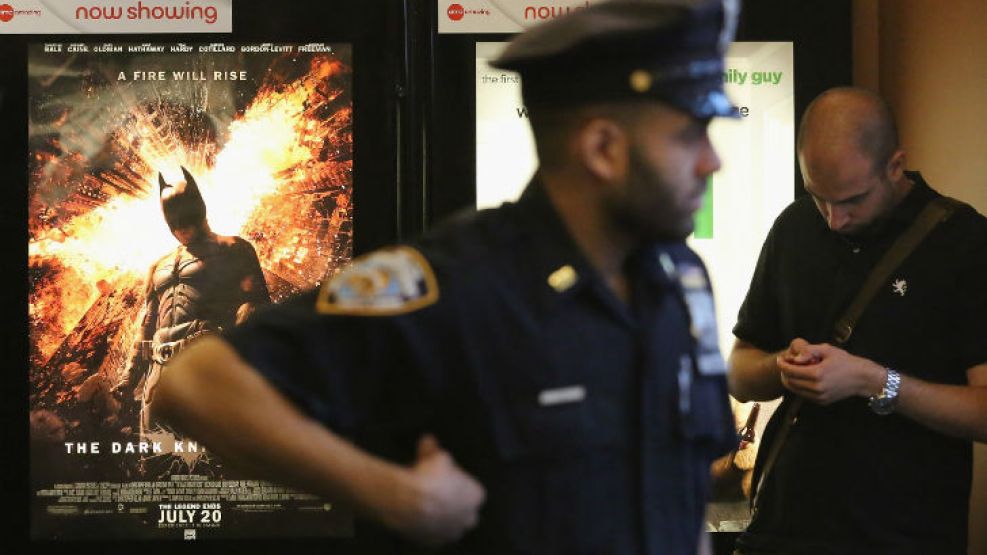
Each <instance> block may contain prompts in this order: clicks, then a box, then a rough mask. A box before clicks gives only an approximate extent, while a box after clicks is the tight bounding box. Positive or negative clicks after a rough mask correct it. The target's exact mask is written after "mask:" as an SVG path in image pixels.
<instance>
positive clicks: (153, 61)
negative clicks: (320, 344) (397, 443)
mask: <svg viewBox="0 0 987 555" xmlns="http://www.w3.org/2000/svg"><path fill="white" fill-rule="evenodd" d="M28 73H29V87H30V90H29V102H30V107H29V113H30V120H29V127H30V128H29V145H30V153H29V156H30V159H29V168H30V182H29V269H28V270H29V281H30V292H29V316H30V365H29V379H30V395H31V397H30V408H31V415H30V419H31V440H32V441H31V445H32V453H31V470H32V485H33V492H34V495H33V500H32V534H33V535H34V536H35V537H40V538H72V537H95V538H99V537H135V538H136V537H183V535H184V537H185V538H186V539H190V538H189V536H190V535H191V536H192V537H195V536H196V532H197V531H198V532H199V535H200V536H201V537H207V535H206V532H208V533H209V536H208V537H237V536H251V535H265V534H266V535H279V534H306V533H307V534H325V533H327V531H328V533H332V532H333V530H337V531H339V530H343V532H344V533H345V530H344V529H345V528H346V524H339V522H341V521H347V519H346V518H342V515H340V514H339V513H340V511H336V510H335V509H334V508H333V507H332V505H331V504H330V503H327V502H325V501H323V500H320V499H316V498H314V497H312V496H306V495H303V494H300V493H298V492H292V491H290V490H287V489H285V488H279V487H277V486H274V485H272V484H267V483H262V482H256V481H250V480H241V479H239V478H238V477H237V476H235V475H233V473H232V472H231V471H230V470H229V469H226V468H224V466H223V463H222V461H220V460H218V459H217V458H216V457H214V456H212V455H211V454H210V453H209V452H208V451H207V450H206V448H205V447H204V446H202V445H199V444H198V443H197V442H195V441H194V440H192V439H188V438H182V437H178V436H175V435H174V434H172V433H171V431H170V430H168V429H166V428H164V427H160V426H157V425H155V424H153V423H149V422H148V421H147V419H146V416H145V415H144V414H143V412H144V411H143V407H142V402H141V401H142V398H143V396H144V395H145V394H146V393H145V392H146V391H148V388H149V387H152V386H153V381H154V379H155V378H156V376H157V374H156V373H155V370H154V369H155V368H156V369H157V371H161V370H160V369H161V367H162V365H163V364H164V363H165V362H167V358H169V357H170V356H171V355H172V354H174V353H175V352H177V351H178V350H180V349H181V348H184V347H185V346H187V345H188V343H190V342H191V341H193V340H195V339H196V338H197V337H201V336H202V335H207V334H209V333H217V332H220V331H221V330H222V329H223V328H224V326H230V325H235V323H237V322H240V321H242V320H243V319H245V318H249V314H250V313H251V312H252V310H254V309H255V308H256V307H257V305H259V304H263V303H266V302H268V301H271V302H279V301H281V300H284V299H286V298H288V297H290V296H292V295H294V294H296V293H298V292H300V291H303V290H306V289H310V288H312V287H315V286H316V285H318V283H320V282H321V281H322V280H324V279H325V278H327V277H329V276H331V275H332V274H334V273H335V272H336V270H338V268H339V267H340V266H341V265H342V264H344V263H345V262H347V261H348V260H349V258H350V257H351V254H352V229H353V227H352V184H353V182H352V153H353V139H352V94H351V92H352V86H351V81H352V71H351V62H350V49H349V47H348V45H324V44H310V45H274V44H263V45H237V46H231V45H221V44H212V45H201V46H200V45H185V44H141V45H128V44H99V45H96V44H81V43H77V44H38V45H35V46H33V47H32V48H31V50H30V54H29V60H28ZM190 183H193V185H190ZM183 187H184V189H183ZM176 191H178V192H176ZM188 191H192V192H191V193H190V192H188ZM169 195H175V197H174V198H177V197H178V196H179V195H184V197H183V198H185V200H179V201H169V200H168V199H169V198H173V197H170V196H169ZM190 197H191V198H194V199H195V202H194V203H193V204H195V203H198V204H195V205H196V206H199V207H200V208H201V206H202V205H204V207H205V212H204V216H203V217H202V218H199V219H197V220H196V223H195V224H194V225H193V226H192V227H193V228H194V229H195V230H197V231H196V232H195V234H194V235H192V237H195V238H194V239H187V238H185V239H183V236H182V233H183V232H182V231H181V230H182V229H186V230H187V229H188V227H187V225H188V222H186V221H185V220H187V219H188V218H187V216H188V214H187V213H186V212H188V206H187V205H188V202H189V201H187V198H190ZM168 202H172V204H171V205H169V204H168ZM176 203H177V204H176ZM183 203H184V204H183ZM179 204H180V205H181V206H182V207H184V208H181V207H180V208H181V210H185V212H181V210H179V212H181V213H179V212H175V210H177V209H176V208H175V206H178V205H179ZM169 206H171V208H169ZM169 210H170V212H169ZM193 212H194V210H193ZM176 214H178V216H176ZM182 214H184V215H182ZM200 215H201V214H200ZM182 218H185V220H182ZM176 222H178V223H176ZM182 226H186V227H182ZM202 245H206V246H205V247H203V246H202ZM258 266H259V268H258ZM251 268H255V269H257V270H256V271H253V272H252V273H251ZM224 280H225V281H224ZM251 280H252V281H251ZM238 295H239V296H238ZM241 297H242V298H241ZM217 307H221V308H222V309H223V310H226V312H229V314H230V317H229V318H228V320H229V321H222V322H220V320H221V318H219V317H218V316H216V315H217V314H220V313H221V312H222V311H221V310H220V309H219V308H217ZM165 324H168V326H166V325H165ZM179 324H180V325H179ZM166 328H167V329H166ZM166 332H167V333H166ZM302 513H303V514H305V515H306V517H305V518H299V514H302ZM272 514H273V517H272ZM257 515H260V516H257ZM100 519H102V522H104V523H112V525H111V526H110V527H103V526H96V527H94V526H93V523H94V522H96V521H98V520H100ZM258 522H262V523H263V524H261V525H258V524H257V523H258ZM285 523H290V525H286V524H285ZM327 523H328V524H327ZM334 523H335V524H334ZM111 530H112V532H111Z"/></svg>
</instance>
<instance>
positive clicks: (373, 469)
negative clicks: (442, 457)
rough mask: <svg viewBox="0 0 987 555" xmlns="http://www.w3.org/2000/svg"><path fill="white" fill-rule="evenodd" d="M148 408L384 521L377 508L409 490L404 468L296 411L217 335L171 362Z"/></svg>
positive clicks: (232, 456)
mask: <svg viewBox="0 0 987 555" xmlns="http://www.w3.org/2000/svg"><path fill="white" fill-rule="evenodd" d="M151 410H152V413H153V415H154V418H162V419H163V420H166V421H167V422H169V423H170V424H172V425H173V426H175V427H176V428H177V429H178V430H180V431H181V432H183V433H186V434H188V435H190V436H192V437H195V438H196V439H198V440H199V441H201V442H202V443H203V444H204V445H206V446H207V447H208V448H209V449H211V450H213V451H214V452H216V453H217V454H218V455H219V456H220V457H221V458H223V459H226V460H229V461H231V462H232V463H233V464H235V465H236V466H237V467H238V468H240V469H242V470H244V471H248V472H252V473H254V474H256V475H257V477H258V478H266V479H270V480H273V481H276V482H280V483H285V484H289V485H292V486H295V487H299V488H301V489H304V490H306V491H309V492H312V493H315V494H317V495H322V496H325V497H329V498H332V499H333V500H335V501H339V502H344V503H348V504H350V505H351V506H353V507H355V508H356V509H358V510H361V511H362V512H364V513H366V514H368V516H371V517H374V518H377V519H379V520H383V521H385V523H386V521H387V515H386V514H383V513H384V511H383V510H382V508H386V507H387V506H388V504H394V503H395V502H401V501H406V500H405V499H398V500H395V499H394V498H395V497H400V496H403V495H409V492H408V488H407V481H406V476H405V474H406V471H405V469H403V468H402V467H399V466H397V465H394V464H391V463H389V462H387V461H384V460H382V459H379V458H376V457H373V456H370V455H368V454H366V453H364V452H363V451H360V450H359V449H358V448H356V447H355V446H353V445H352V444H350V443H349V442H347V441H346V440H344V439H342V438H341V437H339V436H337V435H335V434H333V433H332V432H330V431H329V430H327V429H326V428H325V427H324V426H322V425H321V424H319V423H318V422H316V421H314V420H312V419H310V418H308V417H307V416H305V415H303V414H302V413H300V412H299V411H298V409H296V408H295V407H294V406H293V405H292V404H291V403H290V402H289V401H288V400H287V399H285V398H284V397H283V396H282V395H281V394H280V393H279V392H278V391H276V390H275V389H274V388H273V387H271V386H270V385H269V384H268V382H267V381H266V380H264V379H263V378H262V377H261V376H260V375H259V374H258V373H257V372H256V371H255V370H254V369H253V368H252V367H250V366H249V365H247V364H246V363H245V362H244V361H243V360H242V359H240V357H239V356H238V355H237V354H236V352H235V351H234V350H233V349H232V347H230V346H229V345H228V344H227V343H225V342H224V341H222V340H220V339H218V338H215V337H206V338H203V339H201V340H199V341H197V342H196V344H195V345H193V346H192V347H190V348H189V349H187V350H186V351H183V352H182V353H180V354H179V356H177V357H176V358H175V359H173V360H172V361H171V362H169V365H168V371H167V372H164V373H163V374H162V378H161V381H160V382H159V384H158V388H157V392H156V393H155V398H154V399H153V400H152V404H151ZM412 493H413V492H412Z"/></svg>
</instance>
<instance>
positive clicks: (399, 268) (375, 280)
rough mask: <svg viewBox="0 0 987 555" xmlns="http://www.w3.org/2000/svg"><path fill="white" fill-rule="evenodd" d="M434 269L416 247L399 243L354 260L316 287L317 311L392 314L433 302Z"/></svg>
mask: <svg viewBox="0 0 987 555" xmlns="http://www.w3.org/2000/svg"><path fill="white" fill-rule="evenodd" d="M438 299H439V287H438V283H437V282H436V279H435V273H434V272H433V271H432V267H431V266H430V265H429V263H428V261H427V260H425V257H424V256H422V254H421V253H420V252H418V251H417V250H415V249H413V248H411V247H406V246H399V247H393V248H388V249H382V250H379V251H374V252H372V253H370V254H367V255H364V256H361V257H359V258H356V259H354V260H353V262H351V263H350V265H349V266H347V267H345V268H344V269H343V270H342V271H341V272H340V273H339V274H337V275H336V277H334V278H332V279H331V280H329V281H327V282H326V283H324V284H323V285H322V288H321V289H320V290H319V296H318V298H317V300H316V304H315V309H316V311H318V312H319V313H320V314H345V315H354V316H392V315H397V314H405V313H408V312H413V311H415V310H418V309H420V308H424V307H426V306H428V305H430V304H433V303H435V301H437V300H438Z"/></svg>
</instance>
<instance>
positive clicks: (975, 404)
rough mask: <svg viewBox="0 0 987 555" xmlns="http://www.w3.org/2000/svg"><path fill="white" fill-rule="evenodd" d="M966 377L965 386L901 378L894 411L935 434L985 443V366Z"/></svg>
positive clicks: (986, 375) (986, 372)
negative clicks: (934, 431)
mask: <svg viewBox="0 0 987 555" xmlns="http://www.w3.org/2000/svg"><path fill="white" fill-rule="evenodd" d="M968 374H969V376H970V385H968V386H961V385H945V384H936V383H930V382H926V381H923V380H920V379H918V378H913V377H911V376H904V375H903V376H901V389H900V391H899V393H898V405H897V407H896V411H897V412H898V413H899V414H901V415H903V416H907V417H908V418H911V419H912V420H915V421H916V422H918V423H920V424H923V425H925V426H927V427H929V428H932V429H933V430H936V431H937V432H941V433H943V434H946V435H950V436H953V437H959V438H963V439H969V440H973V441H981V442H985V443H987V364H983V365H980V366H977V367H975V368H973V369H971V370H970V371H969V372H968Z"/></svg>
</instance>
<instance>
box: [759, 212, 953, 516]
mask: <svg viewBox="0 0 987 555" xmlns="http://www.w3.org/2000/svg"><path fill="white" fill-rule="evenodd" d="M960 206H962V203H961V202H960V201H958V200H955V199H952V198H949V197H939V198H937V199H935V200H933V201H930V202H929V203H928V204H926V205H925V208H923V209H922V211H921V212H920V213H919V215H918V217H916V218H915V221H913V222H912V225H911V226H909V227H908V229H906V230H905V232H904V233H902V234H901V235H900V236H899V237H898V238H897V239H896V240H895V242H894V243H893V244H892V245H891V248H889V249H888V251H887V252H886V253H884V256H882V257H881V260H879V261H878V263H877V264H876V265H875V266H874V269H873V270H871V272H870V274H869V275H868V276H867V279H866V280H865V281H864V285H863V286H862V287H861V288H860V290H859V291H858V292H857V296H856V297H854V298H853V301H852V302H851V303H850V306H848V307H847V309H846V310H845V311H844V312H843V315H842V316H841V317H840V318H838V319H837V320H836V324H835V325H834V327H833V342H834V343H836V344H837V345H843V344H845V343H846V342H847V341H848V340H849V339H850V336H851V335H853V329H854V326H856V325H857V321H858V320H859V319H860V315H861V314H863V313H864V309H866V308H867V305H869V304H870V302H871V300H872V299H873V298H874V295H875V294H876V293H877V290H878V289H879V288H880V287H881V286H883V285H884V284H885V283H886V282H887V280H888V277H889V276H890V275H891V272H893V271H894V270H895V268H897V267H898V266H900V265H901V263H902V262H903V261H904V260H905V259H906V258H908V255H910V254H911V253H912V251H914V250H915V247H917V246H918V245H919V243H921V242H922V240H923V239H925V237H926V236H927V235H928V234H929V232H931V231H932V230H933V229H935V227H936V226H937V225H939V224H940V223H941V222H944V221H946V220H948V219H949V217H950V216H952V215H953V212H955V211H956V209H957V208H959V207H960ZM802 403H803V399H802V398H801V397H796V398H794V399H792V402H791V403H790V404H789V405H788V409H787V410H786V411H785V415H784V420H782V422H781V427H780V428H778V433H777V434H776V435H775V438H774V441H772V442H771V447H770V450H769V451H768V454H767V456H766V457H765V459H764V469H763V470H762V471H761V473H760V476H759V478H758V480H757V483H756V484H754V485H753V487H752V491H754V494H753V495H752V496H751V509H752V510H756V509H757V501H758V499H759V498H760V493H761V486H762V485H763V484H764V481H765V480H766V479H767V477H768V474H769V473H770V472H771V469H772V468H773V467H774V464H775V461H776V460H777V459H778V455H779V454H780V453H781V448H782V447H783V446H784V445H785V441H786V440H787V439H788V435H789V434H790V433H791V431H792V426H793V425H794V424H795V423H796V422H798V413H799V410H800V409H801V408H802Z"/></svg>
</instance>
